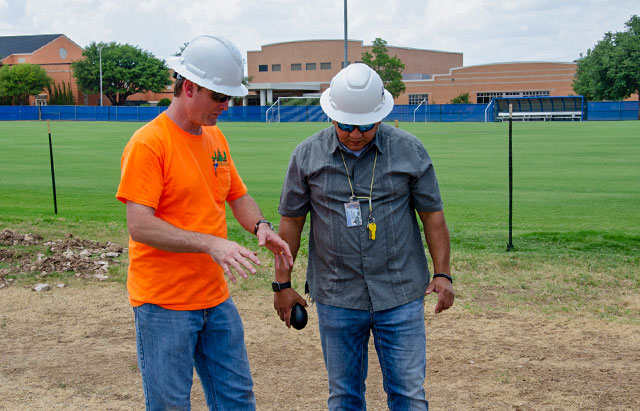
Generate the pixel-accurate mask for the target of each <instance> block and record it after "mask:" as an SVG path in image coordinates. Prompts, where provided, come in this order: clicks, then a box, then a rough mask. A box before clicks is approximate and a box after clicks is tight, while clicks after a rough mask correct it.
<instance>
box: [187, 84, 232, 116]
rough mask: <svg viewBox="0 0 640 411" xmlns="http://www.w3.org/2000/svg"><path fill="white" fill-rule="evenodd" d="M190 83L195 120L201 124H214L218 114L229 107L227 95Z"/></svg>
mask: <svg viewBox="0 0 640 411" xmlns="http://www.w3.org/2000/svg"><path fill="white" fill-rule="evenodd" d="M191 85H192V86H193V90H192V93H193V94H192V96H193V100H192V108H193V114H194V116H195V117H196V119H197V122H198V123H200V124H201V125H203V126H215V125H216V122H217V121H218V116H220V114H222V112H223V111H224V110H226V109H228V108H229V96H226V95H224V94H220V93H216V92H215V91H211V90H209V89H206V88H204V87H198V86H197V85H196V84H195V83H191Z"/></svg>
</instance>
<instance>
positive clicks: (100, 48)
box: [98, 46, 102, 107]
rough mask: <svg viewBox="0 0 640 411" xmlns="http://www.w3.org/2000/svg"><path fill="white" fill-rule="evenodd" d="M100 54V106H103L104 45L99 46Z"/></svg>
mask: <svg viewBox="0 0 640 411" xmlns="http://www.w3.org/2000/svg"><path fill="white" fill-rule="evenodd" d="M98 52H99V54H100V107H102V46H100V47H99V48H98Z"/></svg>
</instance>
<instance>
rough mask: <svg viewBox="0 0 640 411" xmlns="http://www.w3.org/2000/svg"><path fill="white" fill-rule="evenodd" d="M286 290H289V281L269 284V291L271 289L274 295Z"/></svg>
mask: <svg viewBox="0 0 640 411" xmlns="http://www.w3.org/2000/svg"><path fill="white" fill-rule="evenodd" d="M286 288H291V281H287V282H284V283H279V282H277V281H274V282H272V283H271V289H273V292H274V293H277V292H280V291H282V290H284V289H286Z"/></svg>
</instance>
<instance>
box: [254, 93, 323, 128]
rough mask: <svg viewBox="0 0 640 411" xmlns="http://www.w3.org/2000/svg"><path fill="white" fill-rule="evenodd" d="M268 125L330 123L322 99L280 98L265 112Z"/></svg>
mask: <svg viewBox="0 0 640 411" xmlns="http://www.w3.org/2000/svg"><path fill="white" fill-rule="evenodd" d="M265 121H266V122H267V123H281V122H282V123H284V122H294V121H302V122H307V121H329V118H328V117H327V115H326V114H324V111H322V108H321V107H320V97H315V96H308V97H278V100H276V102H275V103H273V104H272V105H271V106H270V107H269V108H268V109H267V111H266V112H265Z"/></svg>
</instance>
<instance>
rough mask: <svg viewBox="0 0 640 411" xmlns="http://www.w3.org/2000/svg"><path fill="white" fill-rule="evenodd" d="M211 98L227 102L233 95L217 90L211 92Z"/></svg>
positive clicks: (219, 101)
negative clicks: (217, 91)
mask: <svg viewBox="0 0 640 411" xmlns="http://www.w3.org/2000/svg"><path fill="white" fill-rule="evenodd" d="M211 100H213V101H215V102H218V103H226V102H227V101H229V100H231V96H227V95H226V94H221V93H216V92H215V91H212V92H211Z"/></svg>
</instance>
